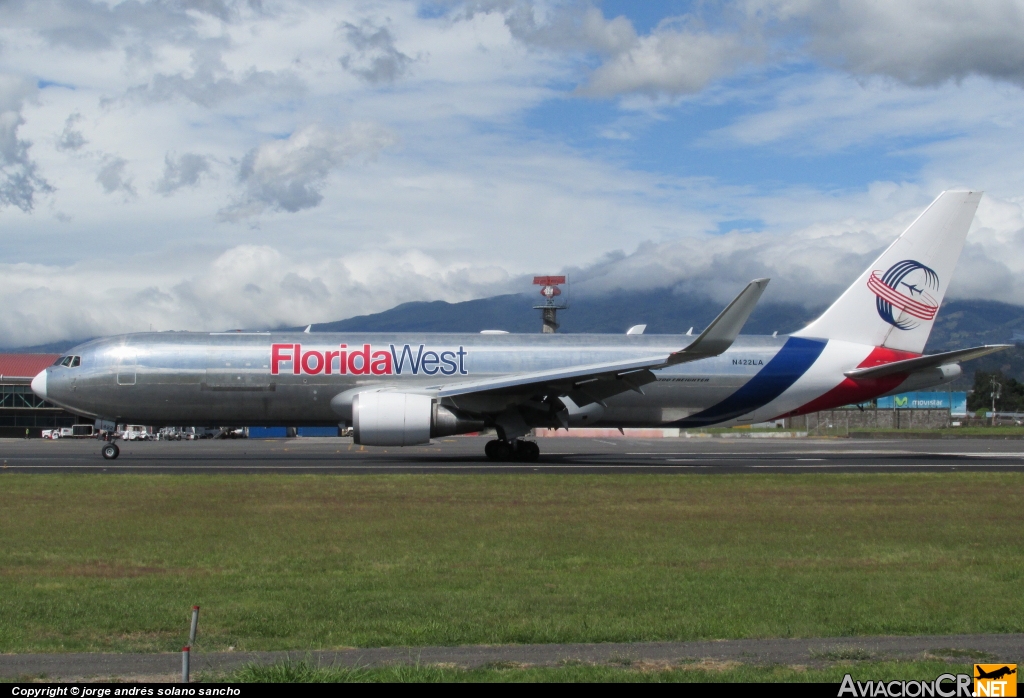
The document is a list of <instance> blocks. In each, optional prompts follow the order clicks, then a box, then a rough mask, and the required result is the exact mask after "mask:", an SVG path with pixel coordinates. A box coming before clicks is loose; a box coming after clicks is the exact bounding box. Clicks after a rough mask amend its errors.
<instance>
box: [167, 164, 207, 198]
mask: <svg viewBox="0 0 1024 698" xmlns="http://www.w3.org/2000/svg"><path fill="white" fill-rule="evenodd" d="M209 172H210V159H209V158H207V157H205V156H203V155H199V154H197V153H183V154H182V155H181V156H180V157H178V158H172V157H171V154H170V153H168V154H167V155H166V157H164V176H163V177H161V178H160V181H159V182H157V183H156V191H158V192H159V193H161V194H163V195H164V196H170V195H171V194H173V193H174V192H176V191H178V190H179V189H181V188H182V187H196V186H198V185H199V179H200V178H201V177H202V176H203V175H205V174H208V173H209Z"/></svg>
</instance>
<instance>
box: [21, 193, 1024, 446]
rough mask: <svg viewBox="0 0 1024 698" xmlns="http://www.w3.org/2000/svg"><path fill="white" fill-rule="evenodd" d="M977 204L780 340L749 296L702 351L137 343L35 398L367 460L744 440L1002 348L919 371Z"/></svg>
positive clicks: (746, 292) (446, 343) (541, 337)
mask: <svg viewBox="0 0 1024 698" xmlns="http://www.w3.org/2000/svg"><path fill="white" fill-rule="evenodd" d="M980 198H981V193H980V192H970V191H950V192H944V193H943V194H941V195H940V196H939V197H938V198H937V199H935V201H934V202H933V203H932V204H931V205H930V206H929V207H928V208H927V209H926V210H925V211H924V212H923V213H922V214H921V215H920V216H919V217H918V218H917V219H916V220H915V221H914V222H913V223H912V224H911V225H910V226H909V227H908V228H907V229H906V231H905V232H904V233H903V234H902V235H901V236H900V237H899V238H897V239H896V240H895V241H894V242H893V243H892V245H890V246H889V248H888V249H886V250H885V251H884V252H883V253H882V254H881V255H880V256H879V257H878V259H877V260H875V262H874V263H873V264H872V265H871V266H870V267H868V268H867V269H866V270H865V271H864V272H863V273H862V274H861V275H860V277H858V278H857V280H856V281H854V283H853V284H852V285H851V286H850V287H849V288H848V289H847V290H846V291H845V292H844V293H843V294H842V295H841V296H840V297H839V298H838V299H837V300H836V301H835V302H834V303H833V304H832V305H831V306H830V307H829V308H828V309H827V310H826V311H825V312H824V313H823V314H822V315H821V316H820V317H819V318H818V319H816V320H815V321H814V322H812V323H810V324H809V325H807V326H806V327H804V328H802V329H800V330H799V331H797V332H794V333H793V334H792V335H789V336H779V335H777V334H774V335H772V336H767V337H764V336H740V334H739V333H740V330H741V329H742V327H743V325H744V323H746V321H747V318H748V317H749V316H750V313H751V312H752V311H753V309H754V307H755V305H756V304H757V302H758V300H759V299H760V297H761V294H762V293H763V292H764V290H765V287H766V286H767V284H768V279H755V280H754V281H751V282H750V283H749V284H748V285H747V286H746V288H744V289H743V290H742V291H741V292H740V293H739V295H738V296H737V297H736V298H735V299H734V300H733V301H732V302H731V303H729V305H728V306H727V307H726V308H725V309H724V310H723V311H722V312H721V313H720V314H719V315H718V317H717V318H715V320H714V321H712V323H711V324H710V325H708V327H707V328H705V329H704V331H703V332H701V333H700V334H699V335H697V336H696V337H694V336H693V335H692V334H691V333H690V332H687V334H685V335H649V334H635V333H634V334H629V335H568V334H554V333H542V334H520V335H517V334H425V333H402V334H356V333H303V332H293V333H286V332H214V333H198V332H174V333H141V334H131V335H121V336H117V337H111V338H107V339H100V340H94V341H91V342H87V343H85V344H82V345H80V346H78V347H76V348H74V349H72V350H71V352H69V354H68V357H71V358H70V359H68V357H61V359H60V360H58V361H57V362H56V363H55V364H54V365H52V366H50V367H49V368H47V369H46V370H45V371H42V372H41V373H39V375H37V376H36V377H35V378H34V379H33V380H32V390H33V391H34V392H35V393H36V394H37V395H38V396H39V397H41V398H43V399H45V400H47V401H49V402H51V403H53V404H56V405H59V406H61V407H63V408H65V409H67V410H69V411H71V412H74V413H75V414H78V415H81V416H86V417H91V418H102V419H107V420H113V421H115V422H121V423H124V422H133V423H138V424H149V425H155V426H165V425H173V424H207V425H211V426H213V425H220V426H230V425H237V424H247V425H250V426H286V427H297V426H342V427H346V428H347V427H352V429H353V436H354V440H355V442H356V443H358V444H361V445H367V446H386V447H400V446H411V445H415V444H423V443H427V442H429V440H430V439H431V438H436V437H441V436H449V435H455V434H464V433H469V432H476V431H480V430H482V429H485V428H493V429H494V430H495V431H496V433H497V437H498V438H497V439H496V440H494V441H492V442H491V443H490V444H488V446H487V448H486V454H487V456H488V457H490V458H493V459H498V460H505V459H510V458H516V459H521V460H533V459H536V458H537V456H538V455H539V449H538V447H537V445H536V444H535V443H532V442H530V441H526V440H525V439H524V437H525V436H526V435H527V434H529V433H530V431H531V430H532V429H534V428H537V427H542V428H556V429H557V428H572V427H592V426H593V427H612V428H625V427H630V428H636V427H639V428H645V427H648V428H649V427H655V428H657V427H676V428H689V427H709V426H737V425H749V424H755V423H759V422H765V421H770V420H774V419H778V418H781V417H787V416H796V415H801V414H807V413H809V412H817V411H820V410H827V409H831V408H834V407H839V406H842V405H848V404H855V403H861V402H864V401H867V400H871V399H874V398H877V397H882V396H886V395H892V394H897V393H901V392H906V391H908V390H919V389H923V388H926V387H931V386H937V385H942V384H945V383H948V382H950V381H951V380H953V379H955V378H956V377H957V376H958V375H959V374H960V367H959V365H958V362H960V361H964V360H967V359H971V358H976V357H978V356H983V355H985V354H988V353H991V352H994V351H999V350H1001V349H1004V348H1006V347H1007V346H1009V345H994V346H985V347H975V348H972V349H965V350H959V351H956V352H947V353H945V354H935V355H928V356H924V355H922V352H923V351H924V347H925V343H926V341H927V339H928V335H929V333H930V332H931V328H932V325H933V324H934V320H935V316H936V313H937V312H938V310H939V305H940V303H941V302H942V298H943V296H944V294H945V292H946V288H947V286H948V284H949V280H950V278H951V277H952V275H953V270H954V269H955V267H956V263H957V260H958V259H959V256H960V251H961V249H962V248H963V244H964V240H965V238H966V235H967V231H968V228H969V227H970V224H971V221H972V220H973V218H974V212H975V210H976V209H977V206H978V202H979V200H980ZM547 285H548V286H550V284H547ZM552 297H553V296H552ZM642 319H643V318H638V320H642ZM103 455H104V457H105V458H116V457H117V450H116V445H115V446H114V448H113V449H110V448H109V445H108V446H104V450H103Z"/></svg>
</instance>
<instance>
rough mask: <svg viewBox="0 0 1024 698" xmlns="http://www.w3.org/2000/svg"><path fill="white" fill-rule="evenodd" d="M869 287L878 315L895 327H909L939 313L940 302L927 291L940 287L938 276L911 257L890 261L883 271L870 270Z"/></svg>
mask: <svg viewBox="0 0 1024 698" xmlns="http://www.w3.org/2000/svg"><path fill="white" fill-rule="evenodd" d="M868 288H869V289H871V292H872V293H874V294H875V307H876V308H877V309H878V314H879V316H881V318H882V319H883V320H885V321H886V322H888V323H889V324H890V325H892V326H893V327H895V328H897V329H900V330H912V329H914V328H915V327H917V326H919V325H920V324H921V323H920V322H919V320H923V321H926V322H929V321H931V320H934V319H935V314H936V313H937V312H939V302H938V301H937V300H935V297H934V296H932V295H931V293H929V291H935V292H937V291H938V290H939V275H938V274H936V273H935V270H934V269H932V268H930V267H926V266H925V265H923V264H921V263H920V262H916V261H914V260H912V259H904V260H903V261H902V262H897V263H896V264H893V265H892V266H891V267H889V269H888V270H887V271H886V272H885V273H884V274H883V273H882V272H880V271H878V270H877V269H876V270H875V271H872V272H871V275H870V276H869V277H868Z"/></svg>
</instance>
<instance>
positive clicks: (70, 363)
mask: <svg viewBox="0 0 1024 698" xmlns="http://www.w3.org/2000/svg"><path fill="white" fill-rule="evenodd" d="M53 365H54V366H66V367H68V368H75V367H76V366H81V365H82V357H81V356H62V357H60V358H59V359H57V360H56V361H54V362H53Z"/></svg>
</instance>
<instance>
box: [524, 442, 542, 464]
mask: <svg viewBox="0 0 1024 698" xmlns="http://www.w3.org/2000/svg"><path fill="white" fill-rule="evenodd" d="M523 443H524V445H525V446H526V460H528V461H530V462H533V461H535V460H537V459H538V458H540V446H538V445H537V444H536V443H534V442H533V441H524V442H523Z"/></svg>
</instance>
